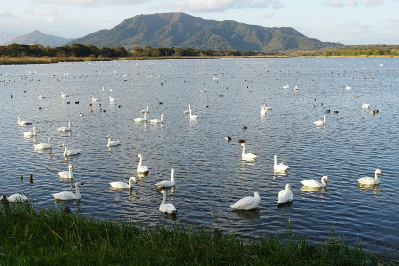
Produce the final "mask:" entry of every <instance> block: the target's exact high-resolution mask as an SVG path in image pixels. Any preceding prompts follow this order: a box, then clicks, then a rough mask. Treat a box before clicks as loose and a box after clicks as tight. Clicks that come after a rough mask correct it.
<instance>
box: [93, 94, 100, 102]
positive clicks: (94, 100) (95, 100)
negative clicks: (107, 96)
mask: <svg viewBox="0 0 399 266" xmlns="http://www.w3.org/2000/svg"><path fill="white" fill-rule="evenodd" d="M91 101H92V102H97V101H100V99H98V98H94V96H93V95H92V96H91Z"/></svg>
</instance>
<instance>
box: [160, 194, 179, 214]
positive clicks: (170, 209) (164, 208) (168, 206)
mask: <svg viewBox="0 0 399 266" xmlns="http://www.w3.org/2000/svg"><path fill="white" fill-rule="evenodd" d="M162 194H163V200H162V203H161V205H160V206H159V211H160V212H163V213H169V214H174V213H176V212H177V210H176V207H175V205H173V204H172V203H165V201H166V191H165V190H162Z"/></svg>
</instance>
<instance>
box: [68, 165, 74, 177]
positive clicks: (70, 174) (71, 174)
mask: <svg viewBox="0 0 399 266" xmlns="http://www.w3.org/2000/svg"><path fill="white" fill-rule="evenodd" d="M69 178H73V173H72V167H69Z"/></svg>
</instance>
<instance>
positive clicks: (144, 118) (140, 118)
mask: <svg viewBox="0 0 399 266" xmlns="http://www.w3.org/2000/svg"><path fill="white" fill-rule="evenodd" d="M134 122H147V113H144V117H138V118H135V119H134Z"/></svg>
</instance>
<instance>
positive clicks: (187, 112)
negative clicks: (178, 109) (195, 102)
mask: <svg viewBox="0 0 399 266" xmlns="http://www.w3.org/2000/svg"><path fill="white" fill-rule="evenodd" d="M190 110H191V107H190V105H188V110H184V111H183V114H185V115H186V114H189V113H190Z"/></svg>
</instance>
